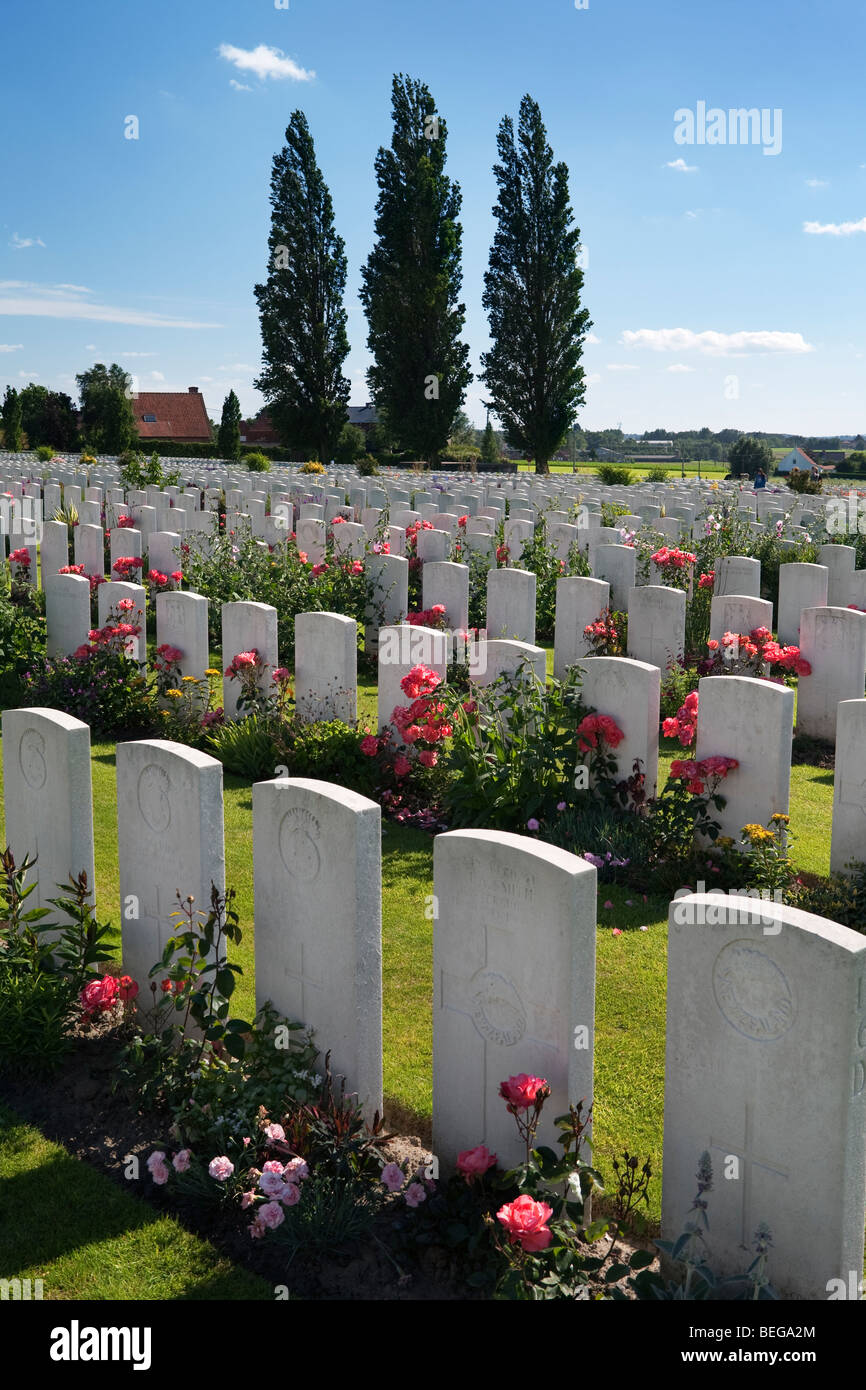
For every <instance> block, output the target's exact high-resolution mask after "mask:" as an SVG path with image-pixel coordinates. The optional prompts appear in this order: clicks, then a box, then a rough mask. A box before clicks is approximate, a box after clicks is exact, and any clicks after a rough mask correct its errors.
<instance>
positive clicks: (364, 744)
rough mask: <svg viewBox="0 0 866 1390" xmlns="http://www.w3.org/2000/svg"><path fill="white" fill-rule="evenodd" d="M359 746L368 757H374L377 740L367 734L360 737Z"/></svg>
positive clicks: (377, 744)
mask: <svg viewBox="0 0 866 1390" xmlns="http://www.w3.org/2000/svg"><path fill="white" fill-rule="evenodd" d="M360 747H361V752H362V753H366V755H367V757H368V758H374V757H375V756H376V754H377V753H378V751H379V740H378V739H377V738H374V737H373V735H372V734H368V735H367V737H366V738H362V739H361V745H360Z"/></svg>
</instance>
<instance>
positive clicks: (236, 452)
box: [217, 391, 241, 459]
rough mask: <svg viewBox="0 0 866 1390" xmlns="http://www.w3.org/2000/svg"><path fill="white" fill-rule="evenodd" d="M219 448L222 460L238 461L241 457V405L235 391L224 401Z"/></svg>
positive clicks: (230, 392) (218, 439)
mask: <svg viewBox="0 0 866 1390" xmlns="http://www.w3.org/2000/svg"><path fill="white" fill-rule="evenodd" d="M217 448H218V449H219V451H220V458H224V459H237V458H240V456H241V403H240V401H239V400H238V398H237V396H236V395H235V393H234V391H229V393H228V395H227V396H226V398H225V400H224V401H223V413H222V419H221V420H220V427H219V433H218V435H217Z"/></svg>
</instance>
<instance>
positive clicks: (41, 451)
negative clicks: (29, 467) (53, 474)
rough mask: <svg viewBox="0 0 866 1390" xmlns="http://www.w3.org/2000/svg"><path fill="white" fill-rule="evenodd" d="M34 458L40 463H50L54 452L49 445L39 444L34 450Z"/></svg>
mask: <svg viewBox="0 0 866 1390" xmlns="http://www.w3.org/2000/svg"><path fill="white" fill-rule="evenodd" d="M36 457H37V458H38V460H39V462H40V463H50V462H51V460H52V459H53V458H54V450H53V449H52V447H51V445H50V444H40V445H39V448H38V449H37V450H36Z"/></svg>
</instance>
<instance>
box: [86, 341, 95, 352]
mask: <svg viewBox="0 0 866 1390" xmlns="http://www.w3.org/2000/svg"><path fill="white" fill-rule="evenodd" d="M84 351H85V352H96V344H95V343H85V344H84Z"/></svg>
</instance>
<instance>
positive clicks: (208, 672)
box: [205, 666, 222, 676]
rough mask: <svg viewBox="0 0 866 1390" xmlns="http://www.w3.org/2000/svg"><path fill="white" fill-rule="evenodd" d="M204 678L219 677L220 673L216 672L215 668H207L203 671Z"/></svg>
mask: <svg viewBox="0 0 866 1390" xmlns="http://www.w3.org/2000/svg"><path fill="white" fill-rule="evenodd" d="M205 675H206V676H221V675H222V671H218V670H217V669H216V667H215V666H209V667H208V668H207V670H206V671H205Z"/></svg>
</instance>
